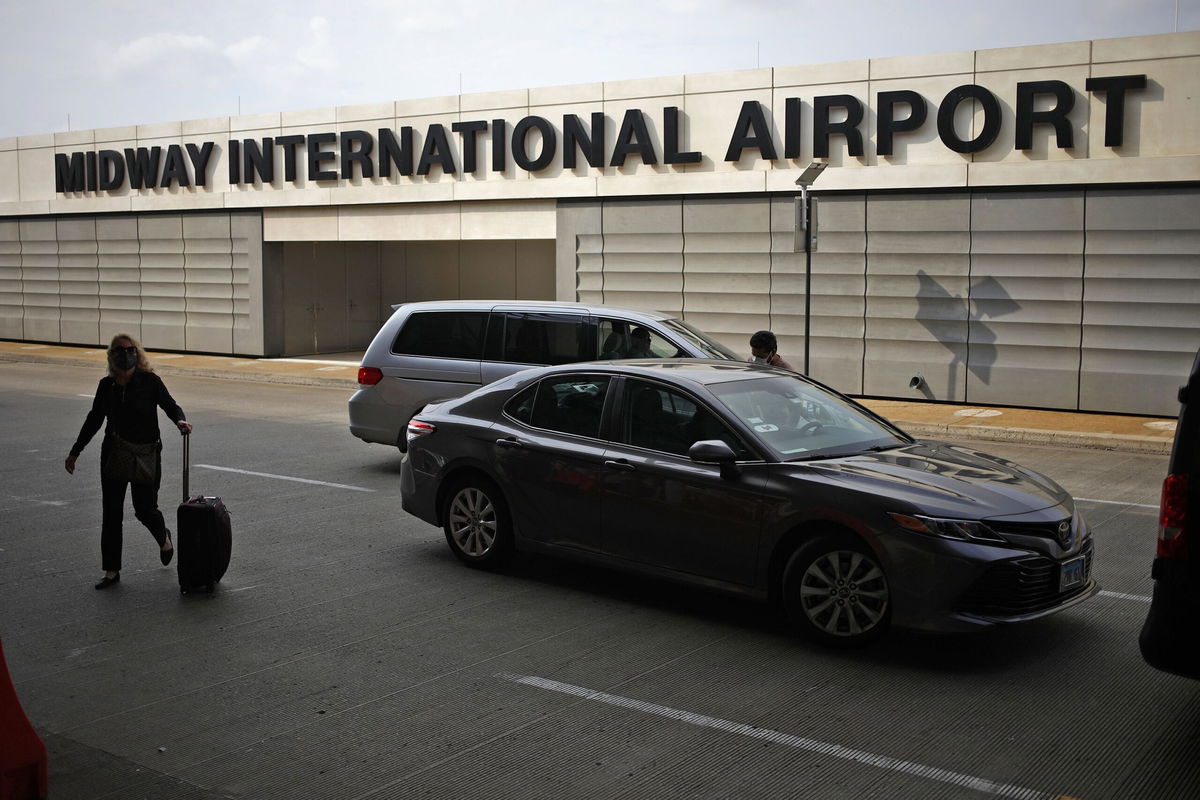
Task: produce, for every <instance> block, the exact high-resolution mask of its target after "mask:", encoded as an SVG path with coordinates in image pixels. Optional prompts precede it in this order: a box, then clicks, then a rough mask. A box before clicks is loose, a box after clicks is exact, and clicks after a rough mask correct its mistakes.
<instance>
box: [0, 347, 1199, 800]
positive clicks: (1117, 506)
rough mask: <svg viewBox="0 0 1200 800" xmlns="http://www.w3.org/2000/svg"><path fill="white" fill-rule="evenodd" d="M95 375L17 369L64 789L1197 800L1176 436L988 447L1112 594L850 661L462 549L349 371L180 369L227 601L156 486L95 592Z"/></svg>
mask: <svg viewBox="0 0 1200 800" xmlns="http://www.w3.org/2000/svg"><path fill="white" fill-rule="evenodd" d="M99 377H100V375H99V374H98V373H97V372H95V371H92V370H87V369H83V368H77V367H58V366H51V365H39V364H21V363H3V364H0V431H2V432H3V444H4V458H3V459H2V462H0V477H2V480H0V636H2V637H3V643H4V650H5V653H6V656H7V659H8V664H9V667H10V672H11V674H12V678H13V680H14V682H15V684H16V688H17V692H18V694H19V696H20V698H21V701H22V703H23V705H24V708H25V711H26V713H27V714H28V716H29V717H30V719H31V720H32V721H33V723H34V724H35V726H36V727H37V728H38V730H39V731H40V732H41V734H42V736H43V738H44V740H45V741H46V743H47V746H48V747H49V750H50V786H51V797H53V798H55V800H63V799H65V798H85V797H86V798H101V797H103V798H122V799H124V798H142V797H145V798H276V797H278V798H289V800H290V798H296V797H305V798H309V797H312V798H338V799H339V800H350V799H352V798H423V797H430V798H593V797H595V798H630V800H635V799H636V800H642V799H643V798H772V799H774V798H786V797H804V798H821V799H822V800H824V798H869V797H878V798H983V797H991V796H1001V797H1014V798H1016V797H1020V798H1041V797H1046V798H1054V797H1059V796H1069V797H1082V798H1089V799H1092V798H1119V799H1120V800H1125V798H1141V797H1145V798H1155V800H1163V799H1164V798H1191V797H1197V796H1200V684H1198V683H1196V682H1191V681H1187V680H1184V679H1182V678H1176V677H1173V676H1168V675H1163V674H1160V673H1158V672H1155V671H1154V670H1152V669H1150V668H1149V667H1147V666H1146V665H1145V664H1144V663H1143V662H1142V661H1141V658H1140V656H1139V654H1138V651H1137V641H1136V640H1137V633H1138V630H1139V628H1140V625H1141V621H1142V619H1143V618H1144V616H1145V612H1146V608H1147V599H1148V595H1149V593H1150V590H1151V581H1150V578H1149V563H1150V559H1151V556H1152V552H1153V538H1154V526H1155V510H1154V507H1155V506H1156V504H1157V499H1158V490H1159V483H1160V481H1161V477H1162V474H1163V471H1164V468H1165V457H1163V456H1155V455H1136V454H1129V453H1111V452H1102V451H1095V450H1072V449H1061V448H1051V447H1041V446H1019V445H1002V444H995V445H986V446H985V447H984V448H983V449H986V450H989V451H991V452H995V453H998V454H1001V455H1004V456H1007V457H1010V458H1013V459H1015V460H1017V461H1020V462H1021V463H1024V464H1026V465H1028V466H1030V467H1032V468H1034V469H1036V470H1038V471H1040V472H1043V473H1045V474H1048V475H1050V476H1052V477H1054V478H1055V479H1057V480H1058V481H1059V482H1060V483H1062V484H1063V485H1064V486H1066V487H1067V488H1068V489H1069V490H1070V491H1071V492H1072V493H1073V494H1075V495H1076V496H1077V497H1078V498H1085V499H1081V500H1080V503H1079V505H1080V508H1082V509H1083V511H1084V513H1085V514H1086V515H1087V517H1088V519H1089V521H1090V523H1091V525H1092V527H1093V529H1094V531H1095V533H1096V537H1097V557H1096V565H1095V574H1096V576H1097V577H1098V578H1099V580H1100V581H1101V583H1102V584H1103V587H1104V590H1105V592H1104V593H1103V594H1101V595H1100V596H1097V597H1096V598H1094V599H1092V600H1091V601H1089V602H1087V603H1085V604H1083V605H1082V606H1080V607H1078V608H1076V609H1073V610H1070V611H1067V612H1064V613H1062V614H1059V615H1056V616H1053V617H1050V618H1047V619H1044V620H1040V621H1037V622H1034V623H1030V624H1026V625H1023V626H1013V627H1007V628H1003V629H996V630H991V631H988V632H985V633H981V634H974V635H970V636H953V637H947V636H929V635H918V634H912V633H905V632H903V631H897V632H893V634H891V635H890V636H889V637H888V638H886V639H885V640H884V641H883V642H881V643H880V644H878V645H877V646H874V647H872V648H870V649H867V650H859V651H850V652H840V651H830V650H824V649H821V648H818V647H815V646H813V645H809V644H806V643H804V642H803V641H800V640H797V639H795V638H793V637H792V636H791V635H790V634H789V633H788V631H787V629H786V628H785V627H784V626H783V625H782V623H780V622H779V621H778V620H777V618H776V617H775V616H774V615H773V614H772V613H771V612H770V610H769V609H767V608H765V607H762V606H759V605H756V604H753V603H750V602H747V601H744V600H741V599H736V598H730V597H726V596H723V595H717V594H712V593H708V592H705V591H700V590H693V589H686V588H679V587H675V586H664V585H661V584H657V583H652V582H649V581H644V580H641V579H630V578H628V577H626V576H623V575H621V574H617V573H612V572H607V571H603V570H598V569H590V568H582V567H578V566H572V565H567V564H564V563H560V562H556V561H553V560H549V559H541V558H538V559H534V558H522V559H519V560H518V562H517V564H516V565H515V566H514V568H513V569H512V570H511V571H510V572H508V573H507V574H501V575H496V574H489V573H484V572H477V571H473V570H470V569H467V568H465V567H463V566H461V565H460V564H459V563H458V562H457V561H456V560H455V559H454V558H453V557H452V556H451V554H450V552H449V550H448V549H447V547H446V545H445V542H444V540H443V539H442V536H441V532H440V531H438V530H436V529H434V528H432V527H429V526H427V525H425V524H424V523H421V522H419V521H417V520H415V519H412V518H409V517H407V516H406V515H405V514H404V512H402V511H401V510H400V503H399V497H398V483H399V465H400V457H399V454H398V453H396V452H395V451H394V450H392V449H390V448H386V447H382V446H379V445H366V444H363V443H361V442H359V441H357V440H355V439H354V438H353V437H351V436H350V434H349V432H348V431H347V429H346V416H345V401H346V398H347V396H348V395H347V393H346V392H345V391H342V390H338V389H328V388H313V387H296V386H288V385H281V384H269V385H268V384H252V383H244V382H234V381H222V380H216V379H195V378H184V377H179V376H172V377H170V378H169V379H168V386H169V388H170V389H171V391H172V392H173V393H174V394H175V396H176V398H177V399H178V400H179V401H180V403H181V404H182V405H183V406H184V408H185V409H186V410H187V412H188V416H189V418H190V419H191V420H192V421H193V422H194V423H195V424H196V432H195V435H194V437H193V440H192V462H193V467H192V475H191V482H192V488H193V490H202V491H204V492H205V493H207V494H217V495H220V496H221V497H223V498H224V500H225V502H226V504H227V505H228V506H229V508H230V509H231V510H232V512H233V520H234V530H235V537H236V538H235V546H234V562H233V565H232V566H231V568H230V571H229V573H228V575H227V576H226V578H225V579H224V580H223V581H222V582H221V584H220V586H219V588H218V590H217V592H216V593H215V594H214V595H213V596H211V597H208V596H203V595H201V596H189V597H181V596H180V595H179V593H178V588H177V583H176V578H175V571H174V569H173V567H172V568H163V567H161V566H160V565H159V563H158V557H157V551H156V547H155V545H154V543H153V540H152V539H151V538H150V536H149V534H148V533H146V532H145V530H144V529H143V528H142V527H141V526H140V525H139V524H138V523H137V522H135V521H134V520H133V518H132V517H133V515H132V509H127V513H126V535H125V561H124V569H123V571H122V574H121V575H122V579H121V583H120V584H119V585H118V586H117V587H114V588H113V589H111V590H108V591H105V592H97V591H94V590H93V589H92V584H93V583H94V582H95V580H97V579H98V578H99V576H100V574H101V573H100V559H99V516H100V491H99V483H98V475H97V473H98V467H99V465H98V460H99V441H98V440H96V441H94V442H93V444H92V445H91V446H90V447H89V448H88V450H87V451H85V453H84V455H83V457H82V458H81V459H80V468H79V469H78V471H77V472H76V474H75V475H74V476H69V475H67V473H66V472H65V471H64V470H63V466H62V461H63V458H64V456H65V455H66V452H67V450H68V448H69V446H70V444H71V442H72V441H73V440H74V437H75V434H76V432H77V431H78V428H79V425H80V424H81V422H82V420H83V417H84V415H85V413H86V411H87V409H88V407H89V402H90V397H91V395H92V393H93V392H94V390H95V385H96V381H97V380H98V379H99ZM164 422H165V418H164ZM165 441H166V446H165V451H164V486H163V490H162V493H161V504H162V506H163V508H164V511H165V513H166V514H167V515H168V518H169V519H172V518H173V516H174V506H175V504H176V503H177V497H178V496H179V467H178V464H179V459H180V449H179V437H178V436H175V435H174V434H171V433H169V432H168V435H167V437H166V440H165ZM172 527H173V525H172Z"/></svg>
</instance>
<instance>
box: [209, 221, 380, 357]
mask: <svg viewBox="0 0 1200 800" xmlns="http://www.w3.org/2000/svg"><path fill="white" fill-rule="evenodd" d="M229 234H230V239H231V245H230V249H231V251H232V258H233V349H234V352H236V353H244V354H246V355H267V349H266V342H265V339H264V336H265V321H264V316H265V314H264V304H265V302H266V301H265V291H264V288H263V221H262V214H261V212H257V211H255V212H252V213H249V214H231V215H230V217H229ZM385 318H386V317H385Z"/></svg>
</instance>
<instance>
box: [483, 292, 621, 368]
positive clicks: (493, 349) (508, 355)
mask: <svg viewBox="0 0 1200 800" xmlns="http://www.w3.org/2000/svg"><path fill="white" fill-rule="evenodd" d="M596 353H597V349H596V321H595V319H593V318H592V317H589V316H587V315H586V314H578V313H570V312H563V311H520V310H504V309H496V310H493V311H492V313H491V316H490V319H489V321H488V332H487V343H486V346H485V348H484V358H483V364H482V367H481V370H482V377H483V382H484V383H491V382H492V381H497V380H499V379H501V378H504V377H507V376H509V375H512V374H513V373H515V372H520V371H521V370H524V369H529V368H530V367H533V366H544V365H546V364H571V363H575V362H578V361H594V360H595V358H596Z"/></svg>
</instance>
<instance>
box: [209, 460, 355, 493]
mask: <svg viewBox="0 0 1200 800" xmlns="http://www.w3.org/2000/svg"><path fill="white" fill-rule="evenodd" d="M196 466H197V467H203V468H204V469H215V470H217V471H219V472H236V473H237V474H239V475H253V476H254V477H256V478H274V479H275V480H279V481H295V482H296V483H311V484H315V485H317V486H332V487H333V488H334V489H349V490H350V491H352V492H373V491H375V490H374V489H368V488H366V487H365V486H350V485H349V484H345V483H330V482H328V481H314V480H312V479H311V478H293V477H292V476H290V475H273V474H272V473H270V472H251V471H250V470H248V469H234V468H233V467H217V466H213V465H212V464H197V465H196Z"/></svg>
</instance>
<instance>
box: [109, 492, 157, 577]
mask: <svg viewBox="0 0 1200 800" xmlns="http://www.w3.org/2000/svg"><path fill="white" fill-rule="evenodd" d="M126 486H130V487H132V494H133V515H134V516H135V517H137V520H138V522H140V523H142V524H143V525H145V526H146V528H147V529H148V530H149V531H150V533H151V535H153V536H154V541H156V542H158V545H159V547H161V546H162V545H163V543H164V542H165V541H166V540H167V533H168V531H167V522H166V520H164V519H163V515H162V512H161V511H159V510H158V483H157V482H155V483H130V482H129V481H121V480H110V479H108V478H104V477H101V478H100V489H101V495H102V497H103V502H104V515H103V517H102V519H101V524H100V558H101V560H102V561H103V566H102V569H104V570H105V571H106V572H116V571H118V570H119V569H121V543H122V538H123V537H122V533H121V527H122V524H121V523H122V521H123V520H124V517H125V487H126Z"/></svg>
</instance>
